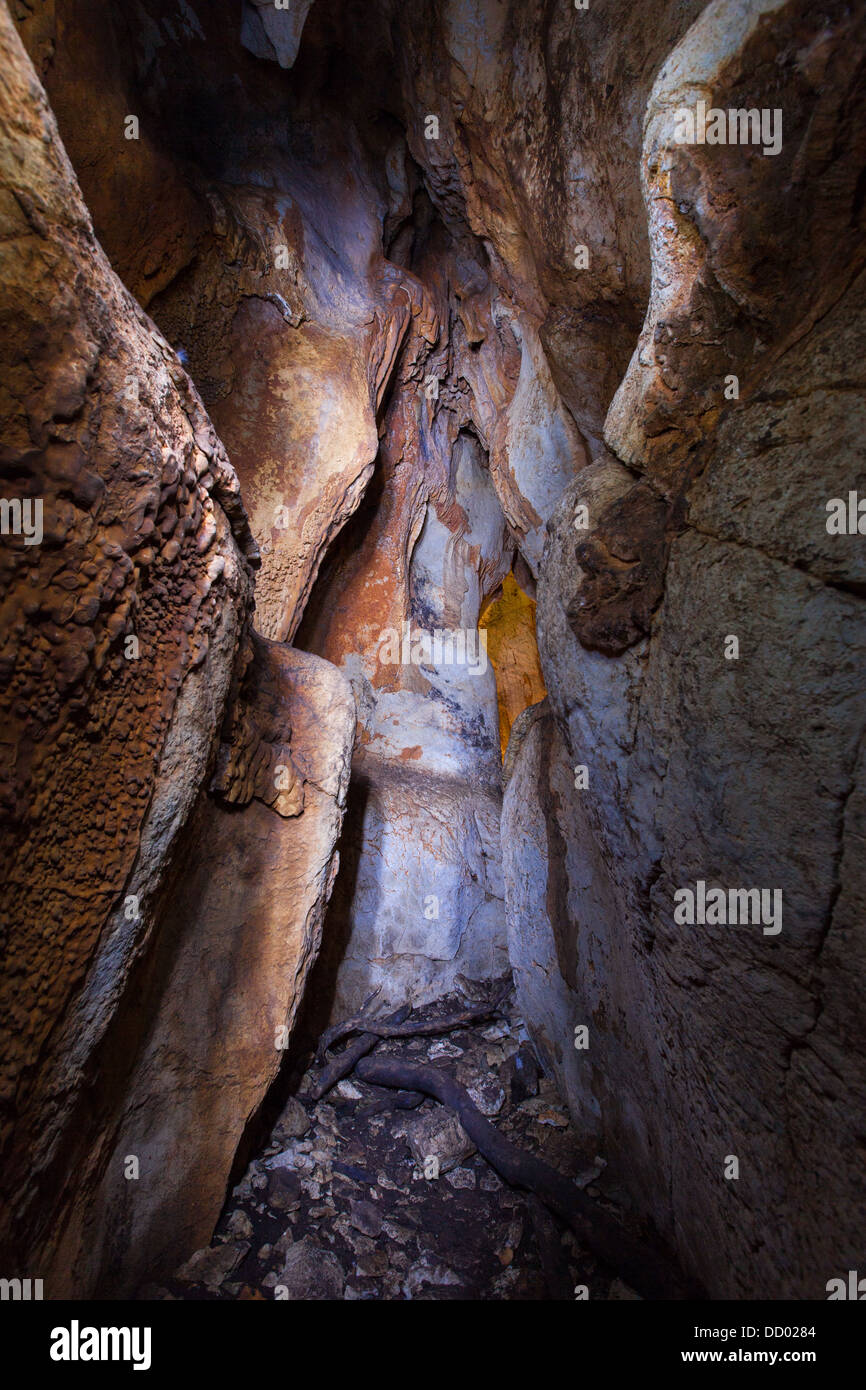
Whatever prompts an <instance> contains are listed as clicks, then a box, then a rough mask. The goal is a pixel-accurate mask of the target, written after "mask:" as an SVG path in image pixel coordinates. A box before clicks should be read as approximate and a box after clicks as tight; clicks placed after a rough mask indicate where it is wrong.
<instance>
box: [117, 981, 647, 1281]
mask: <svg viewBox="0 0 866 1390" xmlns="http://www.w3.org/2000/svg"><path fill="white" fill-rule="evenodd" d="M449 1005H450V1006H451V1007H454V1006H456V1007H458V1008H459V1007H461V1005H462V1006H465V1001H461V1000H459V999H456V998H454V997H452V999H451V1000H450V1001H449V1000H443V1001H437V1005H431V1006H429V1008H430V1009H433V1010H434V1011H435V1010H436V1009H437V1007H438V1008H445V1007H448V1006H449ZM425 1016H427V1017H429V1016H430V1014H429V1012H428V1011H425V1010H424V1009H421V1010H419V1011H418V1012H417V1014H416V1015H413V1017H420V1018H423V1017H425ZM382 1054H392V1055H401V1056H403V1057H408V1058H411V1059H412V1060H414V1061H429V1062H431V1063H433V1064H434V1065H436V1066H442V1067H445V1068H447V1069H449V1070H450V1071H451V1073H452V1075H454V1076H455V1077H456V1079H457V1080H458V1081H459V1082H460V1083H461V1084H463V1085H465V1086H467V1087H469V1088H470V1094H471V1095H472V1097H473V1099H474V1100H475V1103H476V1104H477V1105H478V1106H479V1108H480V1109H482V1111H483V1112H484V1113H485V1114H487V1115H488V1117H489V1118H490V1119H491V1122H492V1123H493V1124H495V1125H496V1126H497V1128H499V1129H501V1131H502V1132H503V1133H504V1134H506V1135H507V1136H508V1137H509V1138H510V1139H512V1140H513V1141H514V1142H515V1143H517V1144H520V1145H521V1146H522V1147H524V1148H526V1149H528V1150H530V1151H531V1152H533V1153H535V1154H536V1155H538V1156H539V1157H542V1158H544V1159H545V1160H546V1162H548V1163H549V1164H551V1165H552V1166H553V1167H555V1168H558V1169H559V1170H560V1171H561V1172H563V1173H566V1174H568V1175H569V1176H571V1177H572V1178H573V1179H575V1180H576V1181H577V1182H579V1184H580V1185H581V1186H582V1187H584V1188H585V1189H586V1190H587V1192H588V1193H589V1195H590V1196H593V1197H596V1198H598V1199H600V1200H601V1201H602V1203H603V1204H604V1205H605V1206H607V1208H608V1209H609V1210H610V1211H611V1212H612V1213H614V1214H616V1215H617V1216H618V1217H619V1218H620V1219H621V1220H622V1219H624V1215H625V1213H624V1209H623V1205H622V1198H621V1196H618V1197H617V1198H615V1197H614V1196H613V1194H612V1193H610V1192H609V1191H607V1190H606V1184H605V1180H604V1175H603V1170H604V1167H605V1165H604V1162H603V1160H602V1159H600V1158H598V1157H595V1156H592V1157H589V1158H587V1155H586V1153H585V1151H583V1152H582V1150H581V1144H580V1141H579V1136H578V1134H577V1131H576V1130H575V1129H574V1128H573V1126H572V1125H571V1123H570V1121H569V1118H568V1115H567V1112H566V1110H565V1107H564V1106H563V1105H562V1103H561V1101H560V1099H559V1097H558V1095H557V1093H556V1091H555V1090H554V1087H553V1085H552V1083H551V1081H550V1080H549V1079H548V1078H547V1077H546V1076H545V1075H544V1074H543V1073H542V1072H540V1070H539V1068H538V1064H537V1061H536V1058H535V1054H534V1052H533V1051H532V1049H531V1047H530V1045H529V1041H528V1037H527V1034H526V1030H525V1028H524V1025H523V1021H522V1019H521V1018H520V1017H519V1015H518V1013H517V1012H516V1008H515V1005H514V1000H513V995H511V996H509V999H508V1000H506V1002H505V1004H504V1005H503V1006H502V1009H501V1012H500V1016H499V1017H498V1018H497V1019H496V1020H494V1021H492V1022H488V1023H482V1024H477V1025H474V1026H468V1027H464V1028H461V1029H459V1030H456V1031H454V1032H452V1033H449V1034H448V1035H447V1036H445V1037H423V1038H415V1039H394V1040H385V1041H383V1042H381V1043H380V1044H379V1046H378V1049H377V1055H382ZM315 1075H316V1073H315V1072H314V1071H312V1070H311V1071H308V1072H307V1073H306V1074H305V1075H304V1077H303V1079H302V1081H301V1084H300V1086H299V1088H298V1094H299V1095H304V1094H305V1093H306V1092H307V1091H308V1090H309V1089H310V1086H311V1084H312V1082H313V1080H314V1079H315ZM382 1107H384V1108H382ZM413 1143H414V1153H413ZM431 1153H432V1154H435V1155H436V1156H437V1157H438V1160H439V1176H438V1177H432V1176H431V1177H425V1176H424V1171H423V1168H424V1161H425V1156H426V1155H430V1154H431ZM427 1163H428V1167H429V1166H431V1165H430V1163H429V1157H428V1159H427ZM419 1165H420V1166H419ZM434 1166H435V1165H434ZM599 1181H600V1184H601V1185H599ZM577 1285H585V1286H586V1288H587V1289H588V1296H589V1297H590V1298H592V1299H598V1298H601V1299H610V1298H629V1297H632V1298H635V1297H637V1295H636V1294H634V1293H633V1292H632V1291H631V1290H630V1289H628V1288H627V1286H626V1285H625V1284H623V1283H622V1281H621V1280H620V1279H618V1278H616V1277H612V1273H611V1271H609V1270H605V1269H604V1268H602V1267H601V1266H600V1265H599V1263H598V1262H597V1261H596V1260H595V1259H594V1258H593V1256H592V1255H591V1254H589V1252H588V1251H586V1250H585V1249H582V1248H581V1247H580V1246H579V1244H578V1242H577V1241H576V1239H575V1237H574V1235H573V1233H572V1232H571V1231H570V1230H568V1229H566V1228H564V1227H562V1226H561V1225H560V1224H559V1223H558V1222H557V1221H555V1220H554V1218H553V1217H551V1215H550V1214H549V1213H548V1212H547V1211H546V1209H545V1208H544V1207H542V1206H541V1204H540V1203H539V1202H538V1201H537V1200H536V1199H535V1198H534V1197H531V1196H528V1195H527V1194H525V1193H523V1192H521V1191H518V1190H516V1189H513V1188H510V1187H508V1186H507V1185H506V1184H504V1183H503V1182H502V1181H501V1180H500V1178H499V1177H498V1176H497V1174H496V1173H495V1171H494V1170H493V1168H492V1167H491V1166H490V1165H489V1164H488V1163H487V1161H486V1160H485V1159H484V1158H482V1157H481V1155H480V1154H479V1153H477V1152H476V1151H472V1146H471V1144H470V1142H469V1141H468V1140H467V1139H466V1136H465V1134H464V1132H463V1131H462V1129H460V1127H459V1126H457V1124H456V1121H454V1120H453V1119H452V1118H451V1117H450V1114H449V1112H448V1111H447V1110H446V1109H444V1108H443V1107H442V1106H440V1105H439V1104H438V1103H437V1102H435V1101H433V1100H430V1099H427V1100H425V1101H424V1102H423V1104H422V1105H420V1106H418V1107H417V1108H416V1109H413V1110H401V1109H396V1108H394V1102H393V1094H391V1095H390V1096H389V1095H388V1093H384V1092H382V1091H381V1090H379V1089H378V1088H374V1087H371V1086H368V1085H366V1084H365V1083H364V1082H362V1081H359V1080H357V1079H356V1078H354V1077H352V1078H349V1079H347V1080H345V1081H342V1082H340V1083H339V1084H338V1085H337V1086H336V1087H335V1088H334V1089H333V1090H332V1091H331V1092H330V1093H329V1094H328V1096H327V1098H326V1099H324V1100H322V1101H319V1102H318V1103H317V1104H313V1103H311V1102H307V1103H306V1104H302V1103H301V1102H300V1100H298V1099H297V1098H294V1097H293V1098H292V1099H290V1100H289V1101H288V1102H287V1104H286V1105H285V1108H284V1110H283V1112H282V1114H281V1116H280V1118H279V1119H278V1121H277V1123H276V1125H275V1126H274V1129H273V1131H272V1133H271V1137H270V1142H269V1143H268V1144H267V1146H266V1147H265V1149H264V1152H263V1153H262V1154H261V1155H260V1156H259V1157H258V1158H256V1159H255V1160H254V1161H253V1162H252V1163H251V1164H250V1166H249V1168H248V1169H247V1171H246V1173H245V1174H244V1176H243V1178H242V1180H241V1181H240V1182H239V1183H238V1185H237V1186H236V1187H235V1189H234V1191H233V1193H232V1196H231V1198H230V1200H229V1202H228V1204H227V1206H226V1208H225V1210H224V1212H223V1215H222V1218H221V1220H220V1222H219V1225H218V1227H217V1229H216V1232H215V1235H214V1239H213V1242H212V1243H211V1245H210V1246H209V1247H207V1248H206V1249H204V1250H200V1251H198V1252H197V1253H196V1254H195V1255H194V1256H193V1257H192V1259H191V1260H189V1261H188V1262H187V1263H186V1265H184V1266H183V1268H182V1269H181V1270H179V1271H177V1273H176V1275H175V1277H174V1278H172V1279H169V1280H167V1281H166V1283H165V1284H164V1286H162V1287H160V1288H156V1287H154V1286H150V1287H149V1288H147V1289H145V1290H142V1296H143V1297H146V1298H174V1299H230V1300H234V1299H248V1300H249V1299H273V1298H290V1299H304V1298H307V1299H309V1298H319V1299H324V1298H343V1299H349V1300H352V1299H355V1300H357V1299H384V1300H392V1299H394V1300H407V1299H413V1300H415V1299H422V1300H441V1299H448V1300H467V1299H468V1300H475V1299H478V1300H499V1299H503V1300H511V1299H515V1300H550V1299H561V1300H564V1299H573V1298H574V1297H575V1288H576V1286H577Z"/></svg>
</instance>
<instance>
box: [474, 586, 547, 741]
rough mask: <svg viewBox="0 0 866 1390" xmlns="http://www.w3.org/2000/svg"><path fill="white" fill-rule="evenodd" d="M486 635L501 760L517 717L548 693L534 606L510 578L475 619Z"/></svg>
mask: <svg viewBox="0 0 866 1390" xmlns="http://www.w3.org/2000/svg"><path fill="white" fill-rule="evenodd" d="M478 626H479V628H480V629H482V630H483V631H485V632H486V633H487V655H488V656H489V657H490V661H491V663H492V665H493V669H494V671H495V672H496V698H497V703H498V706H499V739H500V742H501V745H502V757H503V760H504V758H505V750H506V748H507V747H508V739H509V736H510V734H511V728H512V725H513V724H514V721H515V720H516V719H517V716H518V715H519V714H521V713H522V712H523V710H525V709H527V708H528V706H529V705H536V704H538V702H539V701H540V700H543V699H544V697H545V694H546V693H547V692H546V691H545V688H544V677H543V675H542V674H541V663H540V661H539V659H538V644H537V642H536V638H535V602H534V600H533V599H531V598H530V597H529V595H528V594H526V593H524V591H523V590H522V589H521V587H520V585H519V584H518V583H517V580H516V579H515V578H514V575H513V574H507V575H506V576H505V578H504V579H503V581H502V594H501V596H500V597H498V598H495V599H493V600H492V601H491V602H490V603H488V604H487V606H486V608H484V609H483V610H482V612H481V616H480V618H479V619H478Z"/></svg>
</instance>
